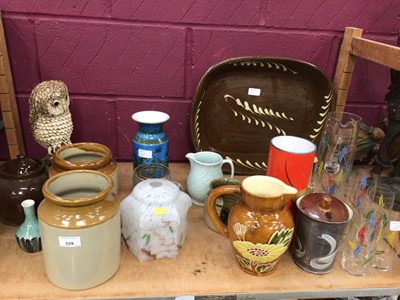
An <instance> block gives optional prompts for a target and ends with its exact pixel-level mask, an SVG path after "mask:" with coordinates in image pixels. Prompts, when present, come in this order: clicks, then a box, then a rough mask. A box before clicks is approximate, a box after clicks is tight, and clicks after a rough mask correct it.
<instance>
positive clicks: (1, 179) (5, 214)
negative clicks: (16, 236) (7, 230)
mask: <svg viewBox="0 0 400 300" xmlns="http://www.w3.org/2000/svg"><path fill="white" fill-rule="evenodd" d="M48 178H49V176H48V174H47V170H46V167H45V164H44V163H43V162H42V161H41V160H38V159H34V158H29V157H26V156H25V155H23V154H19V155H18V156H17V158H16V159H11V160H8V161H6V162H4V163H3V164H2V165H1V166H0V194H1V198H0V221H1V222H2V223H4V224H7V225H12V226H19V225H21V224H22V223H23V222H24V219H25V215H24V211H23V209H22V206H21V202H22V201H24V200H26V199H32V200H34V201H35V209H36V211H37V208H38V206H39V204H40V202H41V201H42V200H43V194H42V186H43V184H44V183H45V181H46V180H47V179H48Z"/></svg>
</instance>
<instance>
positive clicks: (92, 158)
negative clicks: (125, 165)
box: [49, 142, 118, 195]
mask: <svg viewBox="0 0 400 300" xmlns="http://www.w3.org/2000/svg"><path fill="white" fill-rule="evenodd" d="M73 170H94V171H100V172H103V173H104V174H107V175H108V176H110V177H111V178H112V179H113V181H114V190H113V192H114V193H115V194H116V195H117V194H118V167H117V163H116V162H115V160H114V159H113V158H112V152H111V150H110V148H108V147H107V146H105V145H102V144H98V143H89V142H84V143H74V144H70V145H66V146H63V147H61V148H59V149H58V150H57V151H56V153H54V155H53V164H52V165H51V166H50V168H49V175H50V177H51V176H54V175H55V174H59V173H61V172H65V171H73Z"/></svg>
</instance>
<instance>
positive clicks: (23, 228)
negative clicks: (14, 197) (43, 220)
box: [15, 199, 42, 253]
mask: <svg viewBox="0 0 400 300" xmlns="http://www.w3.org/2000/svg"><path fill="white" fill-rule="evenodd" d="M21 206H22V208H23V209H24V214H25V220H24V222H23V223H22V224H21V225H20V226H19V227H18V229H17V232H16V233H15V238H16V240H17V244H18V246H20V248H21V249H22V250H24V251H25V252H28V253H34V252H39V251H41V250H42V242H41V238H40V228H39V221H38V219H37V218H36V213H35V201H33V200H32V199H27V200H24V201H22V203H21Z"/></svg>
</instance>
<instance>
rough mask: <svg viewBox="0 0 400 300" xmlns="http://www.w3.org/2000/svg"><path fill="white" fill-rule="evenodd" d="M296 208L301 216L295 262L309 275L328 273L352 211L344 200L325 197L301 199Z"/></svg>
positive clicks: (297, 222) (295, 247)
mask: <svg viewBox="0 0 400 300" xmlns="http://www.w3.org/2000/svg"><path fill="white" fill-rule="evenodd" d="M296 206H297V208H298V210H299V212H300V213H299V214H298V216H297V220H296V230H297V233H296V238H295V242H294V243H293V247H292V254H293V259H294V261H295V263H296V264H297V265H298V266H299V267H300V268H302V269H303V270H305V271H308V272H310V273H314V274H326V273H329V272H330V271H331V270H332V267H333V263H334V261H335V258H336V253H337V251H338V248H339V246H340V243H341V241H342V239H343V236H344V234H345V231H346V228H347V225H348V223H349V221H350V220H351V218H352V216H353V211H352V210H351V208H350V207H349V206H347V205H346V204H345V203H343V202H342V201H341V200H339V199H337V198H336V197H334V196H332V195H328V194H323V193H313V194H308V195H305V196H303V197H300V198H298V199H297V201H296Z"/></svg>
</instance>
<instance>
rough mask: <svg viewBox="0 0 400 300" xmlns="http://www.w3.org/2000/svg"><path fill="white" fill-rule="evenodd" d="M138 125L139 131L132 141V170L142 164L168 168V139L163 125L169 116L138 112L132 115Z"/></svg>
mask: <svg viewBox="0 0 400 300" xmlns="http://www.w3.org/2000/svg"><path fill="white" fill-rule="evenodd" d="M132 119H133V120H134V121H136V122H137V123H138V124H139V131H138V132H137V133H136V135H135V136H134V138H133V140H132V148H133V164H134V168H136V167H138V166H140V165H142V164H163V165H166V166H168V147H169V139H168V137H167V136H166V134H165V132H164V131H163V125H164V123H165V122H167V121H168V120H169V115H168V114H166V113H164V112H160V111H140V112H137V113H134V114H133V115H132Z"/></svg>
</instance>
